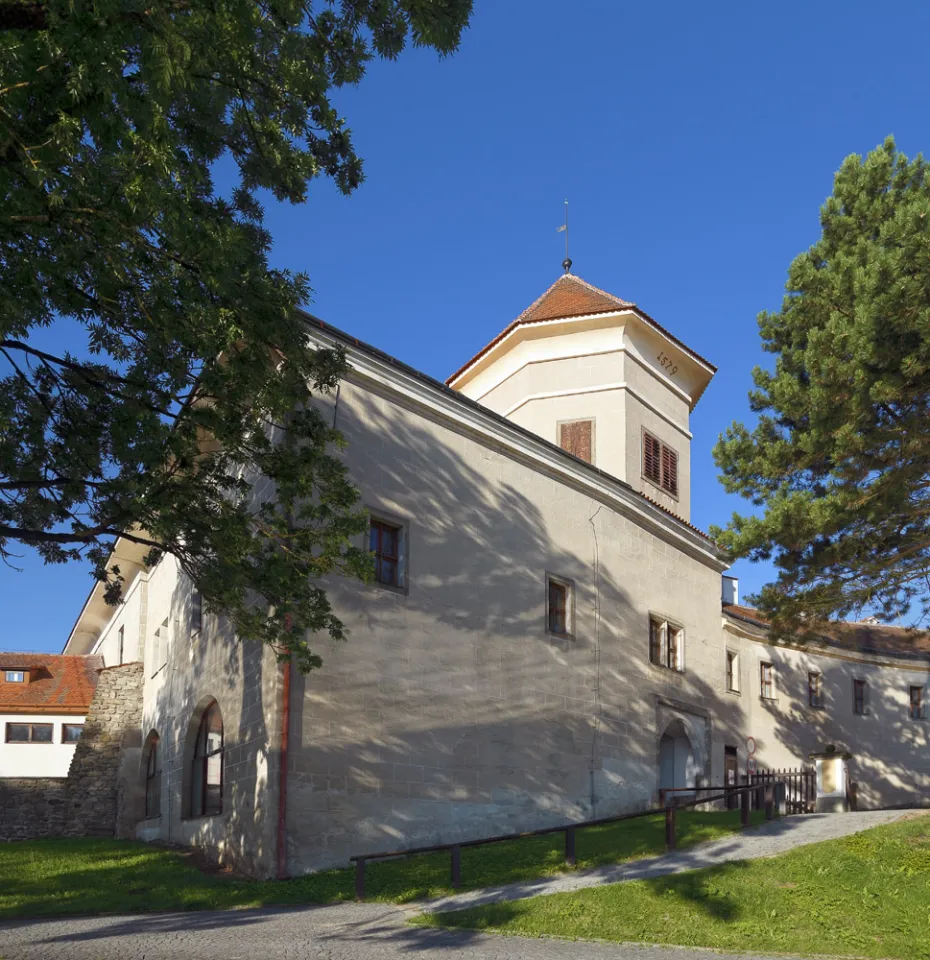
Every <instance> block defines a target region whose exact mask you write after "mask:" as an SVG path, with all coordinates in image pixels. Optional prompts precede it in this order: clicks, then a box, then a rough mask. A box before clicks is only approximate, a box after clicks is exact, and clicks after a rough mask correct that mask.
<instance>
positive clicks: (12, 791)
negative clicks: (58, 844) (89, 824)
mask: <svg viewBox="0 0 930 960" xmlns="http://www.w3.org/2000/svg"><path fill="white" fill-rule="evenodd" d="M67 783H68V781H67V780H66V779H65V778H64V777H48V778H38V777H30V778H23V779H17V778H13V777H10V778H4V779H2V780H0V840H37V839H40V838H45V837H58V836H61V835H62V833H64V829H65V816H66V787H67Z"/></svg>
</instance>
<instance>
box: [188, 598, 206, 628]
mask: <svg viewBox="0 0 930 960" xmlns="http://www.w3.org/2000/svg"><path fill="white" fill-rule="evenodd" d="M188 628H189V630H188V632H189V634H190V636H191V638H192V639H193V638H194V637H199V636H200V633H201V631H202V630H203V594H202V593H201V592H200V591H199V590H198V589H196V587H195V588H193V589H192V590H191V603H190V618H189V621H188Z"/></svg>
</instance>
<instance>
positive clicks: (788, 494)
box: [714, 139, 930, 631]
mask: <svg viewBox="0 0 930 960" xmlns="http://www.w3.org/2000/svg"><path fill="white" fill-rule="evenodd" d="M821 226H822V236H821V238H820V239H819V240H818V241H817V243H815V244H814V246H812V247H811V248H810V250H808V251H807V252H806V253H803V254H801V255H800V256H798V257H797V258H796V259H795V260H794V262H793V263H792V264H791V267H790V269H789V273H788V280H787V284H786V296H785V298H784V300H783V303H782V307H781V310H780V311H778V312H776V313H762V314H761V315H760V317H759V329H760V332H761V335H762V341H763V345H764V349H765V350H766V351H768V352H769V353H772V354H774V355H775V365H774V371H773V372H769V371H766V370H764V369H760V368H757V369H756V370H755V371H754V372H753V378H754V382H755V390H754V391H753V392H752V393H751V394H750V405H751V408H752V409H753V410H754V411H756V412H757V413H758V414H759V420H758V424H757V425H756V426H755V428H754V429H752V430H748V429H747V428H746V427H745V426H743V425H741V424H737V423H734V424H733V425H731V426H730V427H729V429H728V430H727V431H726V432H725V433H724V434H723V435H722V436H721V438H720V440H719V442H718V443H717V446H716V447H715V450H714V457H715V460H716V462H717V465H718V467H719V468H720V470H721V471H722V480H723V484H724V486H725V488H726V489H727V490H728V491H730V492H736V493H739V494H741V495H742V496H743V497H745V498H746V499H747V500H749V501H750V502H751V503H752V504H753V506H755V507H757V508H761V509H760V510H759V511H758V512H757V513H755V514H751V515H747V516H742V515H738V514H735V515H734V516H733V518H732V520H731V521H730V524H729V526H728V527H727V529H726V530H719V529H718V530H715V531H714V534H715V535H716V536H717V537H718V538H719V540H720V541H721V543H722V544H723V545H724V546H725V547H726V548H728V549H729V550H730V551H731V552H732V553H733V555H734V556H736V557H749V558H750V559H753V560H767V559H773V560H774V563H775V565H776V568H777V570H778V575H777V579H776V582H775V583H773V584H770V585H768V586H766V587H765V588H764V589H763V590H762V591H761V593H760V594H759V595H758V596H757V597H756V598H755V602H756V603H757V604H758V606H759V607H760V608H761V609H762V610H763V611H764V612H765V613H767V614H768V615H769V616H771V617H772V618H773V622H774V624H775V626H776V628H777V629H778V630H784V631H788V630H796V629H798V627H799V625H801V624H804V625H805V626H806V627H808V628H811V629H813V628H815V627H816V625H817V624H818V623H819V622H821V621H825V620H828V619H831V618H837V617H842V618H850V617H858V616H861V615H862V614H863V613H871V614H875V615H877V616H879V617H880V618H882V619H886V620H892V619H895V618H900V617H909V618H911V619H912V620H919V619H922V618H925V617H926V616H927V614H930V588H928V583H930V580H928V578H930V169H928V166H927V164H926V163H925V162H924V160H923V159H922V157H920V156H918V157H916V158H915V159H913V160H909V159H908V158H907V157H906V156H904V155H903V154H901V153H900V152H898V150H897V149H896V146H895V143H894V140H893V139H888V140H886V142H885V143H884V145H882V146H881V147H879V148H877V149H876V150H874V151H873V152H871V153H870V154H868V156H866V158H865V160H863V159H862V158H861V157H860V156H855V155H854V156H850V157H848V158H847V159H846V160H845V161H844V162H843V164H842V166H841V168H840V170H839V172H838V173H837V174H836V177H835V180H834V188H833V194H832V196H830V197H829V198H828V199H827V201H826V203H825V204H824V206H823V208H822V210H821Z"/></svg>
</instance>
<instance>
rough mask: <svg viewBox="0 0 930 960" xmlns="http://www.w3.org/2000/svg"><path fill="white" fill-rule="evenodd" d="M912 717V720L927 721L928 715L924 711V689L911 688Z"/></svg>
mask: <svg viewBox="0 0 930 960" xmlns="http://www.w3.org/2000/svg"><path fill="white" fill-rule="evenodd" d="M910 701H911V707H910V717H911V720H926V719H927V714H926V711H925V710H924V688H923V687H911V688H910Z"/></svg>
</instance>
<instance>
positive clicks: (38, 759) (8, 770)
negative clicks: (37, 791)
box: [0, 713, 84, 778]
mask: <svg viewBox="0 0 930 960" xmlns="http://www.w3.org/2000/svg"><path fill="white" fill-rule="evenodd" d="M8 723H50V724H52V742H51V743H7V742H6V727H7V724H8ZM66 723H79V724H83V723H84V716H83V714H78V715H75V714H66V713H63V714H51V713H22V714H18V713H2V714H0V778H3V777H30V778H31V777H66V776H67V775H68V768H69V767H70V766H71V758H72V757H73V756H74V744H73V743H62V742H61V740H62V730H61V728H62V725H63V724H66Z"/></svg>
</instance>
